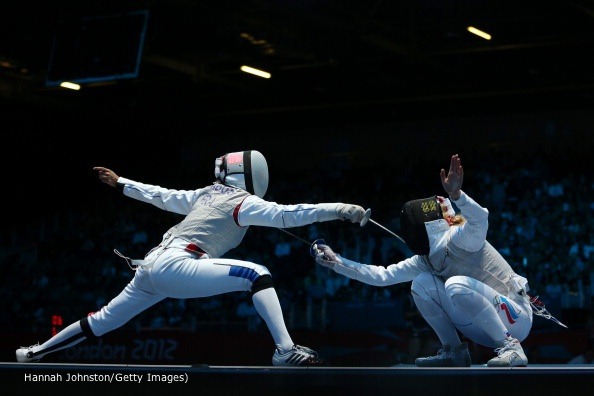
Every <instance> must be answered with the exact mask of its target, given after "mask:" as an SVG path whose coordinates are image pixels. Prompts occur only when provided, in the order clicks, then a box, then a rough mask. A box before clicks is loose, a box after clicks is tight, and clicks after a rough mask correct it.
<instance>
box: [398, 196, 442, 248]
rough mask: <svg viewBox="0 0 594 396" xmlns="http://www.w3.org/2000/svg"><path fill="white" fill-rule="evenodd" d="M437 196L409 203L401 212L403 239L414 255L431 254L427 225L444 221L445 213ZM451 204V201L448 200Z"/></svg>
mask: <svg viewBox="0 0 594 396" xmlns="http://www.w3.org/2000/svg"><path fill="white" fill-rule="evenodd" d="M439 198H441V197H437V196H432V197H429V198H422V199H415V200H413V201H408V202H407V203H405V204H404V206H403V207H402V211H401V212H400V227H401V232H402V238H403V239H404V241H405V242H406V244H407V245H408V247H409V248H410V250H412V252H413V253H414V254H420V255H427V254H429V249H430V247H429V237H428V235H427V229H426V226H425V223H427V222H430V221H434V220H440V219H441V220H443V219H444V216H443V211H442V205H441V204H440V203H441V202H440V200H439ZM448 203H449V200H448Z"/></svg>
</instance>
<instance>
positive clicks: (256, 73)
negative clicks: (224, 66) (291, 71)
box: [239, 66, 272, 78]
mask: <svg viewBox="0 0 594 396" xmlns="http://www.w3.org/2000/svg"><path fill="white" fill-rule="evenodd" d="M239 69H240V70H241V71H242V72H245V73H249V74H253V75H254V76H258V77H262V78H270V77H272V75H271V74H270V73H268V72H265V71H263V70H259V69H254V68H253V67H249V66H241V67H240V68H239Z"/></svg>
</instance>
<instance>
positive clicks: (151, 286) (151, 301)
mask: <svg viewBox="0 0 594 396" xmlns="http://www.w3.org/2000/svg"><path fill="white" fill-rule="evenodd" d="M94 169H95V170H96V171H97V173H98V176H99V179H100V180H101V181H102V182H103V183H105V184H107V185H109V186H111V187H117V188H118V189H119V191H121V192H122V193H123V194H124V195H125V196H127V197H130V198H134V199H136V200H139V201H142V202H146V203H149V204H152V205H154V206H156V207H158V208H160V209H163V210H166V211H170V212H174V213H178V214H181V215H184V216H185V217H184V218H183V220H181V222H179V223H178V224H176V225H174V226H173V227H171V228H170V229H169V230H168V231H167V232H165V234H164V235H163V239H162V241H161V243H160V244H159V245H158V246H156V247H155V248H153V249H152V250H151V251H149V252H148V253H147V254H146V256H145V257H144V259H142V260H133V259H130V258H128V257H125V256H123V255H121V254H120V253H119V252H117V251H116V253H118V254H120V255H121V256H122V257H124V258H125V259H126V261H127V262H128V264H129V265H130V266H131V268H132V269H134V276H133V277H132V279H131V281H130V282H129V283H128V285H127V286H126V287H125V288H124V290H122V292H121V293H120V294H119V295H117V296H116V297H115V298H113V299H112V300H111V301H110V302H109V303H108V304H107V305H106V306H104V307H102V308H101V309H100V310H99V311H97V312H95V313H93V314H91V315H90V316H87V317H84V318H83V319H81V320H79V321H76V322H74V323H72V324H70V325H69V326H67V327H66V328H64V329H63V330H62V331H61V332H59V333H58V334H56V335H55V336H53V337H52V338H50V339H49V340H47V341H45V342H44V343H42V344H41V345H39V344H36V345H32V346H30V347H21V348H19V349H17V350H16V359H17V361H18V362H21V363H29V362H36V361H39V360H40V359H41V358H42V357H43V356H45V355H47V354H48V353H52V352H56V351H59V350H62V349H64V348H69V347H72V346H74V345H76V344H78V343H79V342H81V341H84V340H86V339H87V338H94V337H99V336H102V335H103V334H106V333H107V332H110V331H112V330H115V329H116V328H119V327H121V326H122V325H124V324H125V323H127V322H128V321H129V320H131V319H132V318H133V317H135V316H136V315H138V314H140V313H141V312H143V311H145V310H146V309H148V308H149V307H151V306H153V305H155V304H157V303H159V302H161V301H163V300H164V299H166V298H179V299H189V298H202V297H210V296H215V295H220V294H223V293H231V292H249V293H250V295H251V298H252V302H253V304H254V307H255V309H256V311H257V312H258V314H259V315H260V316H261V317H262V319H263V320H264V322H265V323H266V326H267V327H268V330H269V331H270V334H271V335H272V338H273V340H274V344H275V350H274V353H273V356H272V364H273V365H274V366H319V365H324V360H323V359H321V358H320V357H318V354H317V353H316V352H315V351H314V350H313V349H310V348H307V347H304V346H300V345H297V344H295V343H294V342H293V340H292V338H291V336H290V335H289V332H288V331H287V328H286V326H285V322H284V318H283V313H282V310H281V305H280V302H279V299H278V296H277V294H276V291H275V288H274V283H273V281H272V275H271V274H270V272H269V271H268V269H267V268H266V267H265V266H263V265H261V264H257V263H252V262H249V261H244V260H236V259H225V258H221V257H222V256H223V255H224V254H225V253H227V252H228V251H230V250H231V249H233V248H235V247H237V246H238V245H239V244H240V243H241V241H242V240H243V237H244V236H245V234H246V232H247V230H248V228H249V226H262V227H275V228H281V229H283V228H290V227H299V226H303V225H307V224H312V223H316V222H325V221H332V220H349V221H350V222H351V223H360V222H361V220H362V219H363V216H364V214H365V210H364V209H363V208H362V207H361V206H358V205H352V204H345V203H340V202H337V203H318V204H291V205H284V204H278V203H276V202H270V201H266V200H264V199H263V197H264V194H265V193H266V190H267V188H268V165H267V162H266V159H265V158H264V156H263V155H262V154H261V153H260V152H259V151H256V150H248V151H239V152H233V153H227V154H225V155H223V156H221V157H219V158H216V159H215V181H214V182H213V183H212V184H211V185H208V186H205V187H202V188H198V189H195V190H171V189H167V188H163V187H160V186H155V185H149V184H143V183H140V182H136V181H133V180H130V179H127V178H124V177H120V176H118V175H117V174H116V173H115V172H114V171H112V170H110V169H108V168H104V167H95V168H94ZM237 353H241V351H237Z"/></svg>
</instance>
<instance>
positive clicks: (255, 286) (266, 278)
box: [250, 275, 274, 296]
mask: <svg viewBox="0 0 594 396" xmlns="http://www.w3.org/2000/svg"><path fill="white" fill-rule="evenodd" d="M271 287H272V288H274V282H273V281H272V276H270V275H261V276H259V277H258V279H256V280H255V281H254V283H252V290H251V291H250V293H251V295H252V296H253V295H254V294H256V293H257V292H259V291H261V290H264V289H269V288H271Z"/></svg>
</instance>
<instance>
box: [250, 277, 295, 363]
mask: <svg viewBox="0 0 594 396" xmlns="http://www.w3.org/2000/svg"><path fill="white" fill-rule="evenodd" d="M252 301H253V302H254V307H255V308H256V311H258V314H260V316H261V317H262V319H264V322H266V325H267V326H268V330H269V331H270V334H271V335H272V339H273V340H274V343H275V344H276V347H277V348H279V349H280V350H281V352H286V351H288V350H290V349H291V348H293V345H294V343H293V340H292V339H291V336H290V335H289V331H288V330H287V326H286V325H285V318H284V317H283V311H282V308H281V305H280V302H279V300H278V296H277V294H276V290H274V288H272V287H270V288H268V289H264V290H260V291H259V292H257V293H255V294H254V295H253V296H252Z"/></svg>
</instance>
